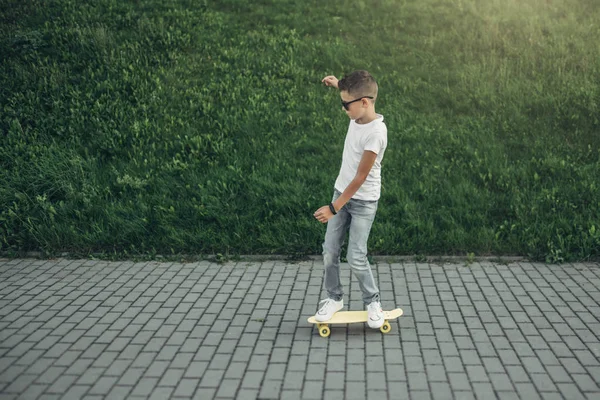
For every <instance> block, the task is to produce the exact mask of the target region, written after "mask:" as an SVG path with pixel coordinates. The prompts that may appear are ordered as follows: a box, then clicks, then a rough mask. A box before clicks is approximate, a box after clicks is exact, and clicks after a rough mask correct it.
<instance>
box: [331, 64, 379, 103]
mask: <svg viewBox="0 0 600 400" xmlns="http://www.w3.org/2000/svg"><path fill="white" fill-rule="evenodd" d="M338 88H339V89H340V91H342V90H344V91H347V92H348V94H351V95H352V96H354V97H359V96H365V97H366V96H373V101H375V99H376V98H377V91H378V87H377V82H375V78H373V77H372V76H371V74H369V73H368V72H367V71H362V70H359V71H354V72H352V73H351V74H348V75H345V76H344V77H343V78H342V79H341V80H340V81H339V82H338Z"/></svg>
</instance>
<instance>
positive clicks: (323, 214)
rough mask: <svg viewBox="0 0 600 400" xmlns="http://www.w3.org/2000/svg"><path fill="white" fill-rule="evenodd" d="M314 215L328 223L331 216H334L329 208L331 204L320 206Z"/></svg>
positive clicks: (320, 220)
mask: <svg viewBox="0 0 600 400" xmlns="http://www.w3.org/2000/svg"><path fill="white" fill-rule="evenodd" d="M313 215H314V217H315V218H316V219H317V220H318V221H319V222H322V223H326V222H327V221H329V220H330V219H331V218H333V213H332V212H331V210H330V209H329V205H326V206H323V207H321V208H319V209H318V210H317V211H315V213H314V214H313Z"/></svg>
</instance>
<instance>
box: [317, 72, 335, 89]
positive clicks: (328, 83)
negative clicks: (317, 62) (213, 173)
mask: <svg viewBox="0 0 600 400" xmlns="http://www.w3.org/2000/svg"><path fill="white" fill-rule="evenodd" d="M321 82H323V83H324V84H325V86H333V87H334V88H337V87H338V79H337V78H336V77H335V76H333V75H329V76H326V77H325V78H323V80H321Z"/></svg>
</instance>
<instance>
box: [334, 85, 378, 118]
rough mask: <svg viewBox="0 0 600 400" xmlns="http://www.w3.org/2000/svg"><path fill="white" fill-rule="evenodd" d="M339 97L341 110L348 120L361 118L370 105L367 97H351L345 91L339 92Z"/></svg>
mask: <svg viewBox="0 0 600 400" xmlns="http://www.w3.org/2000/svg"><path fill="white" fill-rule="evenodd" d="M340 97H341V98H342V110H344V111H345V112H346V114H347V115H348V117H349V118H350V119H359V118H361V117H362V116H363V115H364V114H365V113H366V112H367V109H368V108H369V106H370V105H371V102H370V101H369V99H368V98H367V97H353V96H352V95H351V94H349V93H348V92H347V91H345V90H342V91H340Z"/></svg>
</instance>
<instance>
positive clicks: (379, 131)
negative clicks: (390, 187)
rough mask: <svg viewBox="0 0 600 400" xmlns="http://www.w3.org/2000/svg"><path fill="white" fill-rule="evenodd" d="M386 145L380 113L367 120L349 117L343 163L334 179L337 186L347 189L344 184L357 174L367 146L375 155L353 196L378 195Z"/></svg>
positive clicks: (370, 197)
mask: <svg viewBox="0 0 600 400" xmlns="http://www.w3.org/2000/svg"><path fill="white" fill-rule="evenodd" d="M386 147H387V127H386V126H385V124H384V123H383V115H381V114H377V118H375V119H374V120H373V121H371V122H369V123H368V124H357V123H356V122H355V121H354V120H351V121H350V126H349V127H348V133H347V134H346V141H345V142H344V153H343V155H342V166H341V168H340V173H339V175H338V177H337V179H336V181H335V188H336V190H338V191H339V192H342V193H343V192H344V190H346V187H348V185H349V184H350V182H352V180H353V179H354V177H355V176H356V172H357V171H358V164H360V160H361V159H362V156H363V153H364V152H365V151H366V150H369V151H372V152H374V153H376V154H377V159H376V160H375V164H373V168H371V171H370V172H369V175H368V176H367V180H366V181H365V182H364V183H363V184H362V186H361V187H360V188H359V189H358V191H357V192H356V193H355V194H354V196H352V198H353V199H358V200H379V196H380V195H381V160H383V153H384V152H385V148H386Z"/></svg>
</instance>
